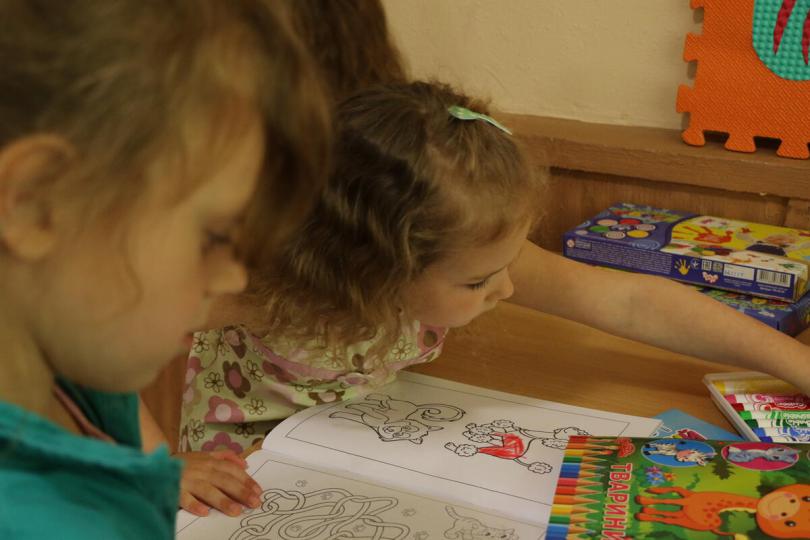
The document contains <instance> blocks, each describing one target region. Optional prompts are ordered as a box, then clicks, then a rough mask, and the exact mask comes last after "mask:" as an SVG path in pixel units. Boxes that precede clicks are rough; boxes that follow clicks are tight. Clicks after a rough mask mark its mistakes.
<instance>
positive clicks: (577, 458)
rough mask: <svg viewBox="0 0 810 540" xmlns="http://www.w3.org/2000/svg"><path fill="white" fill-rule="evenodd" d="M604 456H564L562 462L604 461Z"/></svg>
mask: <svg viewBox="0 0 810 540" xmlns="http://www.w3.org/2000/svg"><path fill="white" fill-rule="evenodd" d="M604 462H605V458H598V457H591V456H564V457H563V463H604Z"/></svg>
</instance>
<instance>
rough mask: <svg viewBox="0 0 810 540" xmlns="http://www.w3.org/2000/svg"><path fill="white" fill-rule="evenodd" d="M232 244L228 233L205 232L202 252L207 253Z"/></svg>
mask: <svg viewBox="0 0 810 540" xmlns="http://www.w3.org/2000/svg"><path fill="white" fill-rule="evenodd" d="M231 243H233V238H232V237H231V233H230V231H227V232H220V231H211V230H208V231H205V242H204V245H203V252H208V251H210V250H211V249H213V248H215V247H218V246H227V245H230V244H231Z"/></svg>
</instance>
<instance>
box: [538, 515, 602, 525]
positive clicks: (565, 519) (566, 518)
mask: <svg viewBox="0 0 810 540" xmlns="http://www.w3.org/2000/svg"><path fill="white" fill-rule="evenodd" d="M601 516H602V515H601V514H600V513H599V512H593V513H591V514H567V515H564V514H561V515H552V516H551V517H550V518H549V520H550V522H551V523H557V524H567V523H594V522H597V521H599V520H600V519H601Z"/></svg>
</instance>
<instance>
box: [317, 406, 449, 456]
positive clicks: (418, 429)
mask: <svg viewBox="0 0 810 540" xmlns="http://www.w3.org/2000/svg"><path fill="white" fill-rule="evenodd" d="M363 399H364V401H361V402H355V403H348V404H346V405H345V408H344V410H341V411H337V412H333V413H332V414H330V415H329V418H341V419H344V420H351V421H352V422H358V423H360V424H363V425H365V426H368V427H369V428H371V429H372V430H374V431H375V432H376V433H377V436H378V437H379V438H380V440H381V441H384V442H392V441H409V442H411V443H413V444H422V440H423V439H424V438H425V436H427V435H428V433H430V432H431V431H439V430H441V429H444V428H443V427H442V426H436V425H432V424H430V423H429V422H455V421H456V420H459V419H460V418H461V417H463V416H464V414H465V412H464V411H463V410H462V409H459V408H458V407H454V406H453V405H445V404H434V403H429V404H423V405H417V404H415V403H412V402H410V401H404V400H400V399H395V398H392V397H391V396H387V395H385V394H369V395H367V396H366V397H365V398H363Z"/></svg>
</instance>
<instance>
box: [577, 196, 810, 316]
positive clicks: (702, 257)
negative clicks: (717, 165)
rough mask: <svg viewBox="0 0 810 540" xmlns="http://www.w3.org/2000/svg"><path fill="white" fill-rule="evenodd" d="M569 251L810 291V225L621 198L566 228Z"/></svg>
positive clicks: (744, 284) (652, 268) (699, 280)
mask: <svg viewBox="0 0 810 540" xmlns="http://www.w3.org/2000/svg"><path fill="white" fill-rule="evenodd" d="M563 253H564V254H565V256H566V257H569V258H571V259H575V260H578V261H582V262H586V263H589V264H596V265H600V266H608V267H612V268H619V269H623V270H630V271H633V272H643V273H646V274H654V275H659V276H667V277H670V278H672V279H677V280H679V281H684V282H687V283H693V284H695V285H703V286H709V287H714V288H718V289H726V290H729V291H735V292H741V293H747V294H751V295H754V296H761V297H763V298H775V299H778V300H785V301H788V302H794V301H796V300H798V299H799V298H800V297H801V296H802V295H804V293H805V292H806V290H807V278H808V260H810V231H801V230H797V229H789V228H786V227H775V226H772V225H762V224H759V223H750V222H746V221H734V220H730V219H724V218H718V217H712V216H702V215H697V214H692V213H688V212H677V211H673V210H667V209H660V208H653V207H649V206H640V205H634V204H629V203H620V204H616V205H613V206H611V207H610V208H608V209H607V210H605V211H604V212H601V213H600V214H599V215H597V216H595V217H594V218H592V219H590V220H588V221H586V222H585V223H582V224H581V225H579V226H577V227H576V228H574V229H572V230H570V231H568V232H567V233H565V235H564V237H563Z"/></svg>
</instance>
